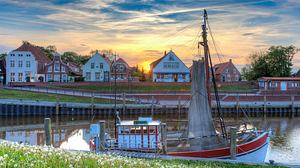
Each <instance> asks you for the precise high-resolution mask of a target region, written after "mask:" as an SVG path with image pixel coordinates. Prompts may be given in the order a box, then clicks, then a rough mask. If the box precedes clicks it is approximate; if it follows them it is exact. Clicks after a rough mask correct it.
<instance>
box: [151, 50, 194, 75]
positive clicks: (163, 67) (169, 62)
mask: <svg viewBox="0 0 300 168" xmlns="http://www.w3.org/2000/svg"><path fill="white" fill-rule="evenodd" d="M153 72H161V73H164V72H165V73H190V71H189V68H188V67H187V66H186V65H185V64H184V63H183V62H182V61H181V60H180V59H179V58H178V57H177V56H176V54H175V53H174V52H172V51H170V52H169V53H168V54H167V55H166V56H164V57H162V58H161V59H160V61H159V63H157V65H156V66H155V67H154V68H153Z"/></svg>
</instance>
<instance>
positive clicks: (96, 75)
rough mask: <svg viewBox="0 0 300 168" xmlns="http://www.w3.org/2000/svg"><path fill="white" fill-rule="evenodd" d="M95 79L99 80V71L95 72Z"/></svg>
mask: <svg viewBox="0 0 300 168" xmlns="http://www.w3.org/2000/svg"><path fill="white" fill-rule="evenodd" d="M95 78H96V81H98V80H100V72H95Z"/></svg>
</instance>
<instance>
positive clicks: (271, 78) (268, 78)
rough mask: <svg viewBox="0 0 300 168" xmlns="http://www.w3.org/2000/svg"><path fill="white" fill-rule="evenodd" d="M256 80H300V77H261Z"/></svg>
mask: <svg viewBox="0 0 300 168" xmlns="http://www.w3.org/2000/svg"><path fill="white" fill-rule="evenodd" d="M257 80H267V81H300V78H293V77H261V78H258V79H257Z"/></svg>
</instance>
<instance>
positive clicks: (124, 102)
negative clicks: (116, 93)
mask: <svg viewBox="0 0 300 168" xmlns="http://www.w3.org/2000/svg"><path fill="white" fill-rule="evenodd" d="M122 99H123V114H125V110H126V94H125V93H124V92H123V94H122Z"/></svg>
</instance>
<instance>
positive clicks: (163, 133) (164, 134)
mask: <svg viewBox="0 0 300 168" xmlns="http://www.w3.org/2000/svg"><path fill="white" fill-rule="evenodd" d="M161 144H162V154H167V124H166V123H161Z"/></svg>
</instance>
